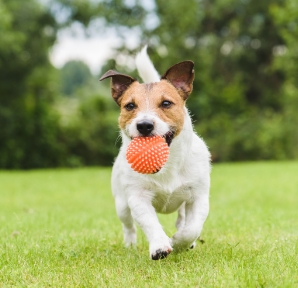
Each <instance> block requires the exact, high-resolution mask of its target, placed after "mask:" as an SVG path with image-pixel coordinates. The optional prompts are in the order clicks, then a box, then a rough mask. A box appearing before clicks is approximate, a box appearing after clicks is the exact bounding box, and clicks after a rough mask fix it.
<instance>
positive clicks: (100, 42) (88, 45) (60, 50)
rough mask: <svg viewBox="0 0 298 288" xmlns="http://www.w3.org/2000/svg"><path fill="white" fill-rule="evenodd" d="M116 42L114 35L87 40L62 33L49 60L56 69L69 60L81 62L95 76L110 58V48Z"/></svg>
mask: <svg viewBox="0 0 298 288" xmlns="http://www.w3.org/2000/svg"><path fill="white" fill-rule="evenodd" d="M118 42H119V39H118V38H117V36H115V35H110V36H107V35H106V36H105V37H90V38H87V37H85V36H83V35H77V36H73V35H71V33H70V32H69V31H62V32H61V33H59V35H58V40H57V42H56V44H55V45H54V46H53V48H52V50H51V51H50V60H51V62H52V64H53V65H54V66H55V67H57V68H61V67H63V65H64V64H65V63H66V62H68V61H70V60H82V61H84V62H85V63H86V64H87V65H88V66H89V67H90V70H91V72H92V73H93V74H97V73H98V72H99V70H100V68H101V66H102V65H103V64H104V63H105V61H106V60H107V59H109V58H110V57H112V55H113V53H112V48H113V47H114V46H115V44H116V43H118Z"/></svg>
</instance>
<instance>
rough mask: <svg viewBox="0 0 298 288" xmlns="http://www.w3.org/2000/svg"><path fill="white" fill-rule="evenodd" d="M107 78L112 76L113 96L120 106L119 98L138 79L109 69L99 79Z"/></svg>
mask: <svg viewBox="0 0 298 288" xmlns="http://www.w3.org/2000/svg"><path fill="white" fill-rule="evenodd" d="M107 78H112V79H111V92H112V97H113V98H114V100H115V101H116V103H117V104H118V105H119V106H120V101H119V100H120V98H121V95H122V94H123V92H124V91H125V90H126V89H127V88H128V87H129V86H130V85H131V84H132V83H133V82H134V81H136V79H134V78H132V77H130V76H128V75H124V74H121V73H118V72H116V71H113V70H109V71H108V72H106V73H105V74H104V75H103V76H102V77H101V78H100V79H99V81H102V80H104V79H107Z"/></svg>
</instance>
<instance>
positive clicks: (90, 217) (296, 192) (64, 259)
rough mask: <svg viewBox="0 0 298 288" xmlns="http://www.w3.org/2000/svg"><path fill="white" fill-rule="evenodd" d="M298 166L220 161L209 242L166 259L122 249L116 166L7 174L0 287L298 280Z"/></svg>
mask: <svg viewBox="0 0 298 288" xmlns="http://www.w3.org/2000/svg"><path fill="white" fill-rule="evenodd" d="M297 171H298V162H267V163H266V162H265V163H247V164H241V163H239V164H220V165H214V167H213V171H212V189H211V211H210V215H209V218H208V220H207V222H206V224H205V227H204V230H203V234H202V238H203V239H204V240H205V241H206V242H205V244H203V245H201V244H199V243H198V245H197V247H196V249H195V250H192V251H186V252H183V253H180V254H175V253H172V254H171V255H170V256H169V257H168V258H167V259H164V260H161V261H151V260H150V259H149V252H148V244H147V242H146V239H145V238H144V235H143V234H142V233H141V232H140V231H138V246H137V249H135V250H134V249H125V248H123V245H122V231H121V225H120V222H119V220H118V219H117V217H116V213H115V209H114V203H113V199H112V196H111V193H110V184H109V183H110V173H111V171H110V169H107V168H88V169H74V170H37V171H27V172H22V171H13V172H9V171H2V172H0V196H1V198H0V199H1V200H0V287H49V286H52V287H175V286H177V287H298V272H297V271H298V264H297V263H298V229H297V227H298V225H297V224H298V177H297ZM175 217H176V214H172V215H166V216H164V215H162V216H161V217H160V219H161V222H162V223H163V225H164V226H165V229H166V231H167V233H168V234H169V235H171V234H173V233H174V231H175V228H174V222H175Z"/></svg>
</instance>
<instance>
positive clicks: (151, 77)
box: [136, 45, 160, 83]
mask: <svg viewBox="0 0 298 288" xmlns="http://www.w3.org/2000/svg"><path fill="white" fill-rule="evenodd" d="M136 66H137V69H138V72H139V75H140V76H141V78H142V79H143V81H144V83H154V82H159V81H160V76H159V74H158V72H157V71H156V69H155V67H154V65H153V64H152V62H151V60H150V58H149V56H148V54H147V45H146V46H144V47H143V49H142V50H141V51H140V52H139V53H138V54H137V56H136Z"/></svg>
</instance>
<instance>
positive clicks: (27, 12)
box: [0, 0, 59, 168]
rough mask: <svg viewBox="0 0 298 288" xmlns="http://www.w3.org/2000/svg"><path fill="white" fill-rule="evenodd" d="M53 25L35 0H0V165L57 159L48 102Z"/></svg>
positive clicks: (54, 124) (54, 119) (54, 162)
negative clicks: (49, 50)
mask: <svg viewBox="0 0 298 288" xmlns="http://www.w3.org/2000/svg"><path fill="white" fill-rule="evenodd" d="M56 31H57V25H56V22H55V19H54V18H53V16H52V15H51V14H50V13H49V12H47V11H46V10H45V9H44V8H43V7H42V6H41V5H40V4H39V3H38V2H37V1H35V0H28V1H20V0H2V1H1V2H0V33H1V41H0V81H1V85H0V127H1V129H0V155H1V157H0V167H1V168H28V167H43V166H49V165H57V164H58V162H57V161H58V160H57V157H54V156H55V155H57V154H58V150H59V148H58V146H57V144H56V143H55V138H56V134H57V133H58V131H57V130H58V126H57V123H58V121H57V117H56V116H55V115H54V114H53V113H51V111H50V109H49V106H48V103H49V102H50V101H51V100H52V96H53V95H52V89H53V86H54V85H53V83H52V82H53V81H54V78H53V77H54V74H53V72H54V71H53V68H52V67H51V65H50V64H49V60H48V49H49V47H51V46H52V45H53V43H54V41H55V37H56ZM46 154H47V157H44V155H46ZM52 156H53V157H52Z"/></svg>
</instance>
